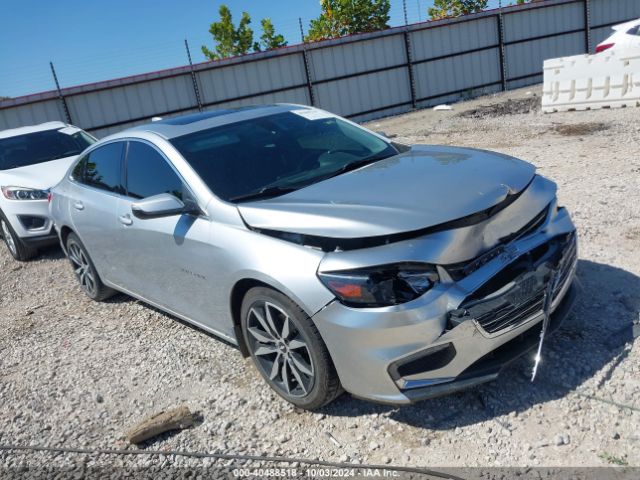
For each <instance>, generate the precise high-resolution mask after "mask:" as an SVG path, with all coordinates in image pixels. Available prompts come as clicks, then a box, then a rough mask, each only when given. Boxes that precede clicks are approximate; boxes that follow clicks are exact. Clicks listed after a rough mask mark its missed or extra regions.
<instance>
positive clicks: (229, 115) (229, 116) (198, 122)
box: [108, 103, 312, 139]
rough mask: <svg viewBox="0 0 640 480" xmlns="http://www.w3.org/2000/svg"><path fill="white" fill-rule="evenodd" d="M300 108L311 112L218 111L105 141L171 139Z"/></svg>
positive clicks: (270, 108) (279, 107)
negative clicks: (148, 135) (144, 135)
mask: <svg viewBox="0 0 640 480" xmlns="http://www.w3.org/2000/svg"><path fill="white" fill-rule="evenodd" d="M301 109H306V110H312V108H311V107H307V106H304V105H295V104H290V103H281V104H269V105H250V106H244V107H235V108H219V109H214V110H207V111H205V112H200V113H194V114H191V115H182V116H179V117H171V118H167V119H163V120H158V121H155V122H150V123H145V124H143V125H137V126H135V127H132V128H128V129H127V130H124V131H122V132H120V133H116V134H115V135H111V136H110V137H108V138H121V137H127V136H131V135H132V134H134V135H135V133H136V132H152V133H155V134H157V135H160V136H161V137H163V138H166V139H171V138H176V137H180V136H182V135H187V134H189V133H193V132H198V131H201V130H206V129H208V128H213V127H218V126H221V125H228V124H231V123H237V122H241V121H243V120H250V119H253V118H259V117H264V116H267V115H273V114H276V113H282V112H288V111H291V110H301Z"/></svg>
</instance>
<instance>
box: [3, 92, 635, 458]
mask: <svg viewBox="0 0 640 480" xmlns="http://www.w3.org/2000/svg"><path fill="white" fill-rule="evenodd" d="M539 95H540V88H531V89H523V90H518V91H513V92H509V93H507V94H501V95H496V96H491V97H483V98H480V99H476V100H473V101H469V102H466V103H460V104H456V105H454V106H453V107H454V108H453V110H452V111H445V112H435V111H432V110H420V111H416V112H413V113H409V114H406V115H401V116H397V117H392V118H387V119H383V120H378V121H374V122H370V123H369V124H368V125H367V126H369V127H370V128H371V129H372V130H376V131H380V130H382V131H385V132H386V133H387V134H389V135H390V136H393V137H394V139H395V140H398V141H403V142H407V143H428V144H447V145H462V146H468V147H476V148H482V149H489V150H496V151H499V152H502V153H506V154H510V155H513V156H517V157H519V158H522V159H524V160H527V161H530V162H532V163H533V164H535V165H536V166H537V168H538V172H539V173H541V174H543V175H545V176H547V177H549V178H551V179H553V180H554V181H556V182H557V183H558V187H559V200H560V204H561V205H564V206H566V207H567V208H568V209H569V211H570V212H571V214H572V216H573V219H574V222H575V223H576V225H577V227H578V231H579V235H580V252H579V265H578V281H579V285H580V287H581V293H580V294H579V297H578V300H577V304H576V307H575V309H574V311H573V313H572V314H571V316H570V317H569V318H568V319H567V321H566V322H565V324H564V326H563V327H562V329H561V330H560V331H559V332H558V333H557V335H555V336H554V337H553V338H551V339H550V340H549V342H548V343H547V344H546V346H545V352H544V360H543V363H542V364H541V367H540V372H539V376H538V378H537V379H536V381H535V382H534V383H531V382H530V381H529V374H530V369H531V359H530V358H523V359H521V360H520V361H518V362H516V363H515V364H514V365H513V366H512V367H510V368H509V369H508V370H507V371H505V372H504V373H503V374H502V375H501V376H500V378H499V379H498V380H497V381H495V382H493V383H490V384H486V385H483V386H481V387H478V388H474V389H471V390H469V391H465V392H461V393H458V394H455V395H451V396H448V397H443V398H439V399H435V400H429V401H425V402H422V403H419V404H416V405H412V406H408V407H402V408H393V407H389V406H380V405H374V404H371V403H367V402H363V401H360V400H356V399H353V398H351V397H350V396H348V395H344V396H342V397H341V398H340V399H338V400H337V401H336V402H335V403H333V404H332V405H330V406H328V407H326V408H325V409H324V410H322V411H321V412H316V413H309V412H304V411H298V410H295V409H294V408H292V407H291V406H290V405H288V404H286V403H285V402H283V401H282V400H280V399H279V398H277V397H276V396H275V395H274V394H273V393H271V391H270V390H269V389H268V387H267V386H266V385H265V384H264V383H263V382H262V381H261V379H260V378H259V377H258V374H257V372H256V371H255V370H254V368H253V367H252V365H251V364H250V363H248V362H247V361H245V360H243V359H242V358H241V357H240V355H239V353H238V352H237V351H236V350H234V349H233V348H232V347H230V346H228V345H226V344H224V343H221V342H219V341H216V340H214V339H212V338H211V337H209V336H208V335H205V334H203V333H201V332H199V331H197V330H194V329H192V328H190V327H188V326H186V325H184V324H182V323H180V322H177V321H176V320H175V319H173V318H172V317H170V316H168V315H165V314H163V313H161V312H158V311H156V310H155V309H153V308H150V307H148V306H145V305H144V304H142V303H140V302H138V301H135V300H133V299H131V298H129V297H127V296H125V295H118V296H116V297H114V298H113V299H111V300H110V301H108V302H106V303H102V304H100V303H94V302H91V301H90V300H88V299H87V298H85V296H84V295H83V294H82V293H81V292H80V290H79V289H78V287H77V286H76V282H75V279H74V278H73V275H72V271H71V269H70V267H69V265H68V263H67V261H66V260H65V259H64V258H63V256H62V253H61V252H60V251H58V250H57V249H51V250H48V251H47V252H44V254H43V255H41V256H40V257H39V258H38V259H36V260H35V261H33V262H30V263H25V264H18V263H16V262H14V261H13V260H12V259H11V258H10V257H9V255H8V253H7V252H6V250H5V249H4V248H1V249H0V312H1V314H0V318H1V319H2V323H1V327H2V328H1V329H0V425H2V427H1V428H0V445H1V444H4V445H6V444H12V445H48V446H64V447H84V448H130V447H129V446H128V445H127V444H126V442H125V441H124V437H123V432H124V431H125V430H126V429H127V428H128V427H130V426H131V425H133V424H135V423H136V422H137V421H138V420H140V419H142V418H144V417H146V416H148V415H151V414H153V413H155V412H157V411H159V410H162V409H163V408H168V407H172V406H177V405H180V404H186V405H188V406H189V407H190V408H191V409H192V410H194V411H198V412H199V413H200V415H201V417H202V420H201V422H200V423H199V424H198V425H197V426H195V427H193V428H191V429H188V430H184V431H182V432H180V433H176V434H165V435H163V436H161V437H160V438H159V439H157V440H155V441H153V442H150V443H148V444H145V445H143V447H144V448H150V449H157V450H190V451H198V452H219V453H249V454H256V455H288V456H294V457H303V458H313V459H325V460H331V461H344V462H354V463H379V464H389V465H407V466H423V467H426V466H432V467H443V466H454V467H477V466H520V467H524V466H604V465H630V466H640V346H639V345H640V341H638V340H637V339H636V340H635V341H634V338H633V322H634V321H638V320H640V313H639V312H640V120H639V119H640V109H622V110H601V111H587V112H568V113H555V114H548V115H544V114H542V113H540V110H539V98H538V96H539ZM194 461H197V462H203V464H204V463H206V462H209V463H207V464H208V465H211V464H213V463H211V462H212V460H194ZM78 462H84V463H85V464H101V465H130V464H133V465H136V466H144V465H147V464H149V463H153V462H156V463H158V462H160V463H162V462H169V464H171V465H181V464H183V463H184V462H188V460H185V459H181V458H180V457H171V458H170V459H167V458H165V459H158V458H145V457H113V456H108V455H93V456H87V455H81V454H71V453H68V454H46V453H27V452H16V451H12V452H7V451H2V450H0V466H5V467H7V466H9V467H15V466H17V465H38V464H61V465H63V464H68V463H70V464H75V463H78ZM185 464H186V463H185Z"/></svg>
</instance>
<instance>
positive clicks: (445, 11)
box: [429, 0, 489, 20]
mask: <svg viewBox="0 0 640 480" xmlns="http://www.w3.org/2000/svg"><path fill="white" fill-rule="evenodd" d="M488 3H489V0H435V1H434V2H433V7H430V8H429V16H430V17H431V19H432V20H438V19H440V18H450V17H459V16H460V15H467V14H469V13H475V12H481V11H482V10H484V9H485V8H487V4H488Z"/></svg>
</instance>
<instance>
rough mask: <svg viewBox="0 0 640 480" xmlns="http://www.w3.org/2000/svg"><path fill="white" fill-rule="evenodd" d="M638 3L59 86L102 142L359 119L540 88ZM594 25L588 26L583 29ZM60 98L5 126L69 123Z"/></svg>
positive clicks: (509, 14)
mask: <svg viewBox="0 0 640 480" xmlns="http://www.w3.org/2000/svg"><path fill="white" fill-rule="evenodd" d="M637 17H640V0H555V1H551V0H549V1H546V2H541V3H532V4H528V5H523V6H517V7H508V8H504V9H503V10H502V11H499V10H493V11H488V12H483V13H480V14H476V15H469V16H466V17H461V18H456V19H450V20H443V21H437V22H426V23H420V24H415V25H410V26H408V27H399V28H393V29H389V30H384V31H381V32H373V33H368V34H362V35H354V36H350V37H345V38H340V39H334V40H328V41H325V42H319V43H312V44H306V45H295V46H292V47H287V48H284V49H279V50H276V51H271V52H263V53H258V54H252V55H246V56H243V57H237V58H231V59H225V60H222V61H217V62H206V63H202V64H197V65H195V66H194V67H193V70H194V77H195V78H196V82H197V86H198V91H199V96H200V98H198V97H197V96H196V90H195V88H194V84H193V77H192V73H191V68H190V67H189V66H187V67H178V68H174V69H170V70H165V71H161V72H152V73H148V74H143V75H136V76H133V77H128V78H122V79H115V80H110V81H106V82H98V83H95V84H90V85H83V86H78V87H71V88H66V89H63V90H62V92H61V93H62V95H63V96H64V99H65V101H66V104H67V106H68V110H69V115H70V117H71V121H72V123H74V124H76V125H78V126H80V127H83V128H85V129H87V130H90V131H92V132H93V133H94V134H95V135H97V136H99V137H100V136H104V135H108V134H110V133H114V132H116V131H119V130H122V129H124V128H127V127H130V126H133V125H136V124H139V123H143V122H146V121H148V120H149V119H150V118H151V117H152V116H163V117H169V116H175V115H183V114H188V113H193V112H196V111H198V109H199V108H203V109H209V108H216V107H224V106H231V105H246V104H255V103H274V102H290V103H300V104H307V105H311V104H313V105H316V106H318V107H320V108H324V109H326V110H330V111H332V112H335V113H338V114H340V115H344V116H348V117H351V118H353V119H355V120H357V121H364V120H370V119H373V118H377V117H382V116H385V115H391V114H397V113H402V112H406V111H408V110H410V109H412V108H415V107H425V106H429V105H433V104H436V103H443V102H451V101H455V100H458V99H460V98H466V97H470V96H476V95H479V94H482V93H487V92H496V91H499V90H501V89H503V88H517V87H521V86H524V85H529V84H533V83H539V82H541V81H542V62H543V61H544V60H545V59H547V58H553V57H559V56H567V55H574V54H579V53H584V52H586V51H587V45H590V48H591V50H593V49H594V48H595V45H596V44H597V43H599V42H600V41H602V40H603V39H604V38H606V37H607V36H608V35H610V34H611V26H612V25H615V24H617V23H622V22H624V21H627V20H631V19H634V18H637ZM587 26H588V27H589V28H587ZM65 117H66V115H65V111H64V108H63V106H62V101H61V99H60V98H58V93H57V92H55V91H53V92H44V93H41V94H35V95H30V96H27V97H20V98H15V99H9V100H4V101H0V129H5V128H12V127H17V126H22V125H29V124H34V123H40V122H44V121H47V120H65V119H66V118H65Z"/></svg>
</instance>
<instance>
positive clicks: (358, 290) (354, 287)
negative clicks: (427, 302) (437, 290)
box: [318, 263, 438, 307]
mask: <svg viewBox="0 0 640 480" xmlns="http://www.w3.org/2000/svg"><path fill="white" fill-rule="evenodd" d="M318 277H319V278H320V281H321V282H322V283H323V284H324V286H325V287H327V288H328V289H329V290H331V292H332V293H333V294H334V295H335V296H336V297H338V299H339V300H340V302H342V303H343V304H345V305H348V306H351V307H388V306H392V305H399V304H401V303H406V302H410V301H411V300H415V299H416V298H418V297H420V296H421V295H423V294H424V293H426V292H427V291H428V290H430V289H431V288H432V287H433V286H434V285H435V283H436V282H437V281H438V273H437V272H436V268H435V267H434V266H433V265H429V264H425V263H400V264H393V265H381V266H377V267H367V268H360V269H355V270H340V271H334V272H318Z"/></svg>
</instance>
